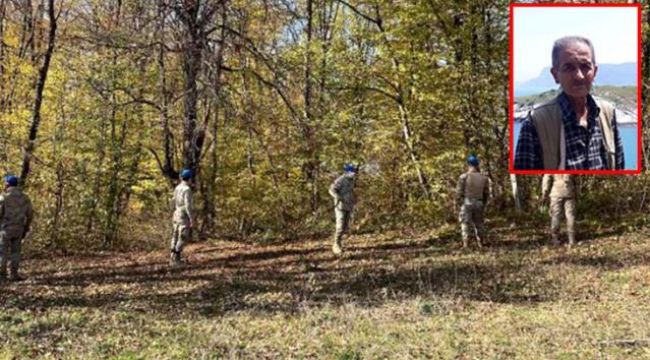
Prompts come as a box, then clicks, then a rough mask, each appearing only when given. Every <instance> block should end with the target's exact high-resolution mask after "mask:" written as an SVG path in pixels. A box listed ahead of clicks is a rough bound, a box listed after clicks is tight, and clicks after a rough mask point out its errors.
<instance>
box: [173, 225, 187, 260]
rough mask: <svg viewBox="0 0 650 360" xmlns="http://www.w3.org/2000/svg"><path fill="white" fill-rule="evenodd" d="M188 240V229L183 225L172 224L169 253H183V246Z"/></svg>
mask: <svg viewBox="0 0 650 360" xmlns="http://www.w3.org/2000/svg"><path fill="white" fill-rule="evenodd" d="M189 238H190V227H189V226H188V224H185V223H178V222H174V223H173V230H172V242H171V251H173V252H176V253H177V254H180V253H181V251H183V245H185V243H186V242H187V241H188V240H189Z"/></svg>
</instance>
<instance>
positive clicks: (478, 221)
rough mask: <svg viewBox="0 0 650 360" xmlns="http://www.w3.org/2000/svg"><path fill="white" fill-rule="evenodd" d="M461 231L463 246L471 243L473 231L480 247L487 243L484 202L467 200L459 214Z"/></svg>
mask: <svg viewBox="0 0 650 360" xmlns="http://www.w3.org/2000/svg"><path fill="white" fill-rule="evenodd" d="M458 220H459V221H460V231H461V234H462V236H463V246H467V244H468V242H469V237H470V232H471V231H472V230H473V231H474V233H475V235H476V240H477V241H478V243H479V245H480V244H481V243H484V242H485V240H486V239H485V224H484V220H485V218H484V215H483V201H480V200H470V199H465V201H464V202H463V205H462V206H461V207H460V214H458Z"/></svg>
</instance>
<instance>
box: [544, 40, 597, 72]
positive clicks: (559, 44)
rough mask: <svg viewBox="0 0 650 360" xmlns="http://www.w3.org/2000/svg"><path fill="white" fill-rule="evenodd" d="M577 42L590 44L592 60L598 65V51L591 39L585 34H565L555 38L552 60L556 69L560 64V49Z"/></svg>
mask: <svg viewBox="0 0 650 360" xmlns="http://www.w3.org/2000/svg"><path fill="white" fill-rule="evenodd" d="M575 43H583V44H585V45H587V46H589V50H590V51H591V62H592V63H593V64H594V65H596V53H595V52H594V45H593V44H592V43H591V40H589V39H587V38H586V37H583V36H565V37H562V38H559V39H557V40H555V42H554V43H553V53H552V61H553V68H554V69H557V67H558V65H560V51H562V50H564V49H566V47H567V46H569V45H571V44H575Z"/></svg>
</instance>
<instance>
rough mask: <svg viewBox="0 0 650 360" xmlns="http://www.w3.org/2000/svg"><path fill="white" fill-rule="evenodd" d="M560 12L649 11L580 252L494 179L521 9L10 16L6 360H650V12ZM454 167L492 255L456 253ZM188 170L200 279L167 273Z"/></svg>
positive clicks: (61, 2) (178, 8)
mask: <svg viewBox="0 0 650 360" xmlns="http://www.w3.org/2000/svg"><path fill="white" fill-rule="evenodd" d="M520 2H521V3H553V2H555V1H520ZM565 2H566V1H565ZM569 2H572V3H582V4H585V3H600V4H603V3H608V2H611V3H614V2H616V3H621V2H625V3H629V4H635V3H640V4H641V8H642V33H643V42H642V64H641V66H642V70H643V71H642V74H643V76H642V79H643V83H642V84H641V85H642V98H641V99H640V101H642V108H643V109H644V111H643V112H642V113H641V114H639V115H640V117H641V118H640V119H639V121H640V122H641V123H642V126H643V135H644V136H643V140H642V149H641V154H640V156H641V163H642V167H643V168H642V171H641V173H640V174H638V175H632V176H581V180H580V181H581V187H582V192H581V196H580V199H579V203H578V212H579V213H580V217H579V226H580V229H581V230H580V231H581V233H580V235H579V241H580V242H582V243H585V244H586V245H584V247H582V248H580V249H578V250H575V251H576V252H573V253H569V252H565V250H548V249H547V248H546V246H545V241H546V240H545V239H546V232H547V227H548V216H547V215H546V214H541V213H539V212H538V211H537V200H538V193H539V191H540V183H541V177H540V176H520V175H518V176H516V178H515V177H514V176H511V175H510V174H509V170H508V169H509V167H508V159H509V119H510V117H511V114H510V108H509V102H508V96H509V56H508V55H509V32H508V29H509V6H510V3H511V2H510V1H506V0H454V1H447V0H157V1H153V0H102V1H99V0H56V1H55V0H0V173H1V174H7V173H11V174H15V175H17V176H19V177H20V181H21V187H22V188H23V189H24V191H25V193H26V194H27V195H29V196H30V198H31V199H32V203H33V205H34V212H35V219H34V225H33V226H32V230H31V232H30V233H29V236H28V237H27V238H26V239H25V242H24V247H23V252H24V264H25V266H26V267H25V269H26V270H25V271H26V275H27V277H28V280H27V285H15V284H13V285H7V286H6V287H4V288H3V287H2V285H0V304H2V305H3V306H4V309H3V310H0V330H2V332H4V333H5V334H9V335H10V336H4V337H3V336H2V335H0V344H2V345H3V346H2V347H3V348H4V350H3V349H0V359H2V358H7V359H10V358H11V359H13V358H35V357H43V358H114V359H132V358H133V359H136V358H137V359H140V358H179V359H180V358H336V359H361V358H414V359H417V358H560V357H562V356H565V355H566V357H565V358H595V357H597V356H605V358H625V357H628V356H629V358H639V356H648V354H649V353H648V349H649V348H648V347H647V346H648V344H647V343H648V342H650V341H648V340H647V339H646V338H648V337H650V334H648V333H647V329H645V330H644V325H643V324H642V323H641V322H640V319H641V318H643V316H640V317H639V316H637V315H635V314H638V313H641V314H646V315H650V309H648V306H647V304H648V302H647V300H648V296H649V294H648V290H647V286H646V285H648V284H647V271H648V265H647V264H648V262H647V261H648V258H647V256H646V255H643V254H644V253H647V252H646V250H650V243H648V242H647V235H646V234H647V227H648V224H649V221H650V219H649V218H648V217H647V215H646V213H647V211H648V210H649V209H650V199H649V198H648V197H649V196H648V195H649V194H648V187H649V185H650V184H649V182H650V176H649V175H648V174H647V172H646V169H647V167H648V166H649V165H650V155H649V154H648V150H650V143H649V141H650V140H648V139H650V138H649V136H650V134H648V129H649V126H648V125H647V123H648V120H649V119H648V113H647V111H645V109H646V106H647V103H648V98H647V92H648V86H650V81H649V80H648V79H649V77H648V69H649V68H650V41H648V31H650V17H649V16H648V12H649V11H650V5H649V4H648V2H647V1H640V2H639V1H569ZM513 3H514V1H513ZM549 61H550V55H549ZM469 154H475V155H476V156H478V158H479V159H480V160H481V170H482V171H483V173H485V174H486V175H487V176H488V177H489V178H490V181H491V200H490V203H489V206H488V207H487V214H486V217H487V219H488V222H487V224H488V231H489V233H490V235H489V236H490V242H491V244H492V250H485V251H483V250H482V251H481V252H478V251H477V252H471V251H470V252H462V251H460V250H459V247H460V233H459V226H458V213H457V209H456V208H455V196H456V194H455V189H456V182H457V181H458V177H459V175H460V174H462V173H463V172H464V171H465V170H466V162H465V160H466V159H467V156H468V155H469ZM346 163H353V164H356V165H358V166H359V169H360V171H359V174H358V176H357V177H358V179H357V184H356V188H355V192H356V196H357V199H358V204H357V207H356V208H355V212H354V218H353V221H352V231H351V233H352V235H351V236H350V247H351V248H352V249H353V250H352V253H351V255H346V257H343V258H341V259H338V260H336V259H333V258H332V256H331V254H330V253H329V244H330V241H331V240H330V239H331V236H332V234H333V232H334V211H333V203H332V199H331V197H330V195H329V194H328V188H329V186H330V184H331V183H332V181H333V180H334V179H336V178H337V177H338V176H339V175H340V174H341V173H342V170H343V165H344V164H346ZM185 168H187V169H192V170H193V171H194V172H195V174H196V178H195V188H194V202H195V204H194V207H195V213H196V215H195V224H194V230H193V232H192V241H191V242H192V243H191V244H190V245H189V246H188V250H187V253H188V254H189V255H188V256H189V264H190V265H189V267H188V268H187V269H185V270H183V272H181V273H179V274H172V275H169V274H167V268H166V259H167V257H166V256H167V254H168V243H169V237H170V235H171V214H172V205H171V203H170V201H171V197H172V192H173V190H174V186H175V185H176V183H177V182H178V180H179V179H178V177H179V175H178V174H179V172H180V171H181V170H182V169H185ZM515 179H516V181H517V184H518V187H519V191H520V197H517V198H516V197H514V196H513V192H512V181H514V180H515ZM599 241H600V243H599ZM355 249H356V250H355ZM540 249H541V250H540ZM637 250H638V251H637ZM556 251H557V252H556ZM102 269H103V270H102ZM279 269H280V270H279ZM567 269H568V271H567ZM571 271H573V272H571ZM621 272H622V273H621ZM567 273H571V274H573V275H570V276H567V275H566V274H567ZM520 274H523V275H520ZM544 274H545V275H544ZM644 274H645V275H644ZM594 279H597V280H594ZM612 279H615V281H614V280H612ZM623 279H624V280H623ZM601 280H602V281H601ZM610 280H611V281H612V282H611V283H610V282H609V281H610ZM630 284H631V285H630ZM590 286H592V287H590ZM632 288H633V290H631V289H632ZM580 289H583V290H585V289H586V290H585V291H586V292H587V293H588V294H591V295H589V296H587V295H584V293H580V291H579V290H580ZM628 290H629V291H628ZM619 293H621V294H622V293H624V294H625V295H621V296H628V297H625V298H617V297H616V295H615V294H619ZM594 294H595V295H594ZM592 295H593V296H592ZM590 296H592V297H590ZM599 299H600V300H599ZM601 300H602V301H601ZM621 301H622V302H623V304H625V305H622V306H621V307H618V308H617V311H616V312H615V313H614V314H612V313H610V311H611V309H612V308H613V307H614V306H615V304H616V303H617V302H619V303H620V302H621ZM596 303H597V304H598V305H594V304H596ZM567 304H569V305H567ZM589 309H591V311H593V312H595V315H594V314H592V313H590V312H589V311H590V310H589ZM570 310H573V311H574V312H571V311H570ZM402 311H403V312H402ZM148 313H150V314H152V315H151V316H149V314H148ZM486 314H487V315H486ZM608 314H610V315H608ZM483 315H485V316H486V320H485V321H486V322H484V323H475V322H474V321H473V320H475V319H476V318H480V317H481V316H483ZM607 316H611V317H615V319H608V318H607ZM278 317H281V318H282V319H280V318H278ZM421 317H426V319H425V320H422V319H421ZM215 318H216V319H219V318H223V319H225V320H224V321H223V322H214V321H216V320H215ZM449 319H451V320H449ZM531 319H532V320H531ZM446 321H448V322H446ZM531 321H532V323H534V324H535V325H530V326H531V327H530V328H529V327H527V326H528V325H526V324H529V323H530V322H531ZM610 321H611V322H613V323H614V324H615V325H611V326H610V327H606V326H605V325H603V324H607V323H609V322H610ZM594 322H595V323H596V324H598V325H603V327H598V326H594V327H593V328H592V327H591V325H593V323H594ZM287 323H288V325H286V327H285V324H287ZM349 323H352V324H356V325H351V326H350V327H347V325H346V324H349ZM102 324H105V325H102ZM572 324H581V326H584V329H583V330H582V331H583V332H581V333H579V334H580V335H577V338H575V337H573V338H572V337H571V336H568V335H567V334H570V333H571V332H572V329H573V327H572V326H573V325H572ZM590 324H591V325H590ZM616 324H617V325H616ZM618 325H620V326H618ZM102 326H106V327H105V329H107V330H106V332H104V330H101V329H102ZM134 328H136V329H135V330H133V329H134ZM535 328H537V329H542V330H534V329H535ZM70 329H72V330H70ZM308 329H316V330H312V331H314V332H317V333H318V332H320V333H318V334H316V335H317V336H316V338H317V340H314V341H315V342H310V340H309V339H310V338H311V335H310V333H309V331H310V330H308ZM318 329H320V330H318ZM380 329H384V330H386V331H387V332H388V333H382V331H381V330H380ZM554 329H555V330H554ZM596 329H599V330H596ZM603 329H604V330H603ZM425 330H426V331H428V332H429V333H428V334H426V335H423V334H420V332H422V331H425ZM130 331H134V333H130ZM348 331H351V333H350V337H349V338H348V337H346V333H347V332H348ZM554 331H555V332H554ZM75 332H82V333H86V334H87V335H85V336H84V337H83V339H77V340H78V341H80V343H79V344H77V343H76V342H75V341H76V340H75ZM475 332H476V333H477V334H478V335H476V337H475V338H473V339H472V336H471V335H468V334H472V333H475ZM216 333H219V334H221V335H218V336H217V335H214V334H216ZM393 333H395V334H397V335H394V334H393ZM193 334H201V336H198V337H195V336H194V335H193ZM391 334H393V335H391ZM459 334H461V335H459ZM463 334H464V335H463ZM481 334H490V335H486V336H485V337H481V336H482V335H481ZM515 334H519V335H515ZM558 334H560V335H567V337H566V338H563V339H564V340H558V339H556V336H557V335H558ZM133 335H135V336H133ZM267 336H268V338H267ZM400 336H401V337H400ZM464 336H468V337H469V340H463V337H464ZM260 338H265V339H266V340H260ZM292 338H293V339H295V341H296V342H297V345H294V344H291V343H290V342H291V341H290V340H287V339H292ZM622 338H633V339H635V340H631V341H632V342H631V344H632V345H630V346H628V345H629V344H628V343H625V342H624V343H623V346H622V347H617V346H618V345H616V344H615V345H614V347H613V348H612V347H610V345H611V344H610V343H608V341H619V340H620V339H622ZM135 339H139V340H135ZM178 339H181V340H182V341H184V342H186V343H184V344H183V345H177V346H174V345H171V344H168V343H166V342H175V341H176V340H178ZM404 339H407V341H403V340H404ZM548 339H555V340H548ZM617 339H619V340H617ZM639 339H640V340H639ZM157 341H158V342H157ZM265 341H267V342H265ZM562 341H564V342H562ZM531 342H532V343H533V344H535V346H533V347H530V348H529V347H527V344H529V343H531ZM558 342H560V343H558ZM160 343H163V345H161V344H160ZM372 343H377V344H378V345H376V346H372V345H369V344H372ZM427 344H436V345H435V346H433V347H431V346H430V345H427ZM594 344H596V345H594ZM603 344H604V345H603ZM639 344H640V345H639ZM644 344H645V345H644ZM120 349H122V350H120ZM572 351H573V352H572ZM567 354H568V355H567ZM603 354H604V355H603ZM571 356H573V357H571Z"/></svg>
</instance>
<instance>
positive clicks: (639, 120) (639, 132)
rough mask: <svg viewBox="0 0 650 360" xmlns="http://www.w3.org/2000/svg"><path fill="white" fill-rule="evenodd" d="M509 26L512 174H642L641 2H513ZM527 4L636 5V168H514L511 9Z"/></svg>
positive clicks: (526, 5) (564, 5)
mask: <svg viewBox="0 0 650 360" xmlns="http://www.w3.org/2000/svg"><path fill="white" fill-rule="evenodd" d="M509 7H510V8H509V25H510V26H509V29H508V35H509V43H510V44H509V46H510V52H509V56H508V57H509V66H510V73H509V81H510V88H509V91H508V106H509V111H510V116H509V119H508V123H509V124H508V126H509V133H510V134H509V138H510V141H509V145H508V147H509V152H510V155H509V157H508V169H509V171H510V173H511V174H517V175H543V174H578V175H638V174H640V173H641V158H642V155H641V150H642V149H641V146H642V145H641V140H642V128H643V127H642V119H643V114H642V112H641V90H642V86H641V85H642V83H641V77H642V74H641V70H642V69H641V42H642V39H641V28H642V26H641V4H623V3H605V4H558V3H552V4H551V3H541V4H524V3H522V4H515V3H511V4H510V6H509ZM530 7H544V8H550V7H589V8H592V7H598V8H602V7H616V8H621V7H629V8H636V10H637V32H638V34H637V81H636V84H637V99H636V102H637V162H636V169H635V170H515V169H514V160H515V151H514V150H515V149H514V142H515V139H513V136H514V120H515V114H514V111H513V110H514V100H515V98H514V72H513V67H514V62H513V60H514V26H513V24H514V9H515V8H530Z"/></svg>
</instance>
